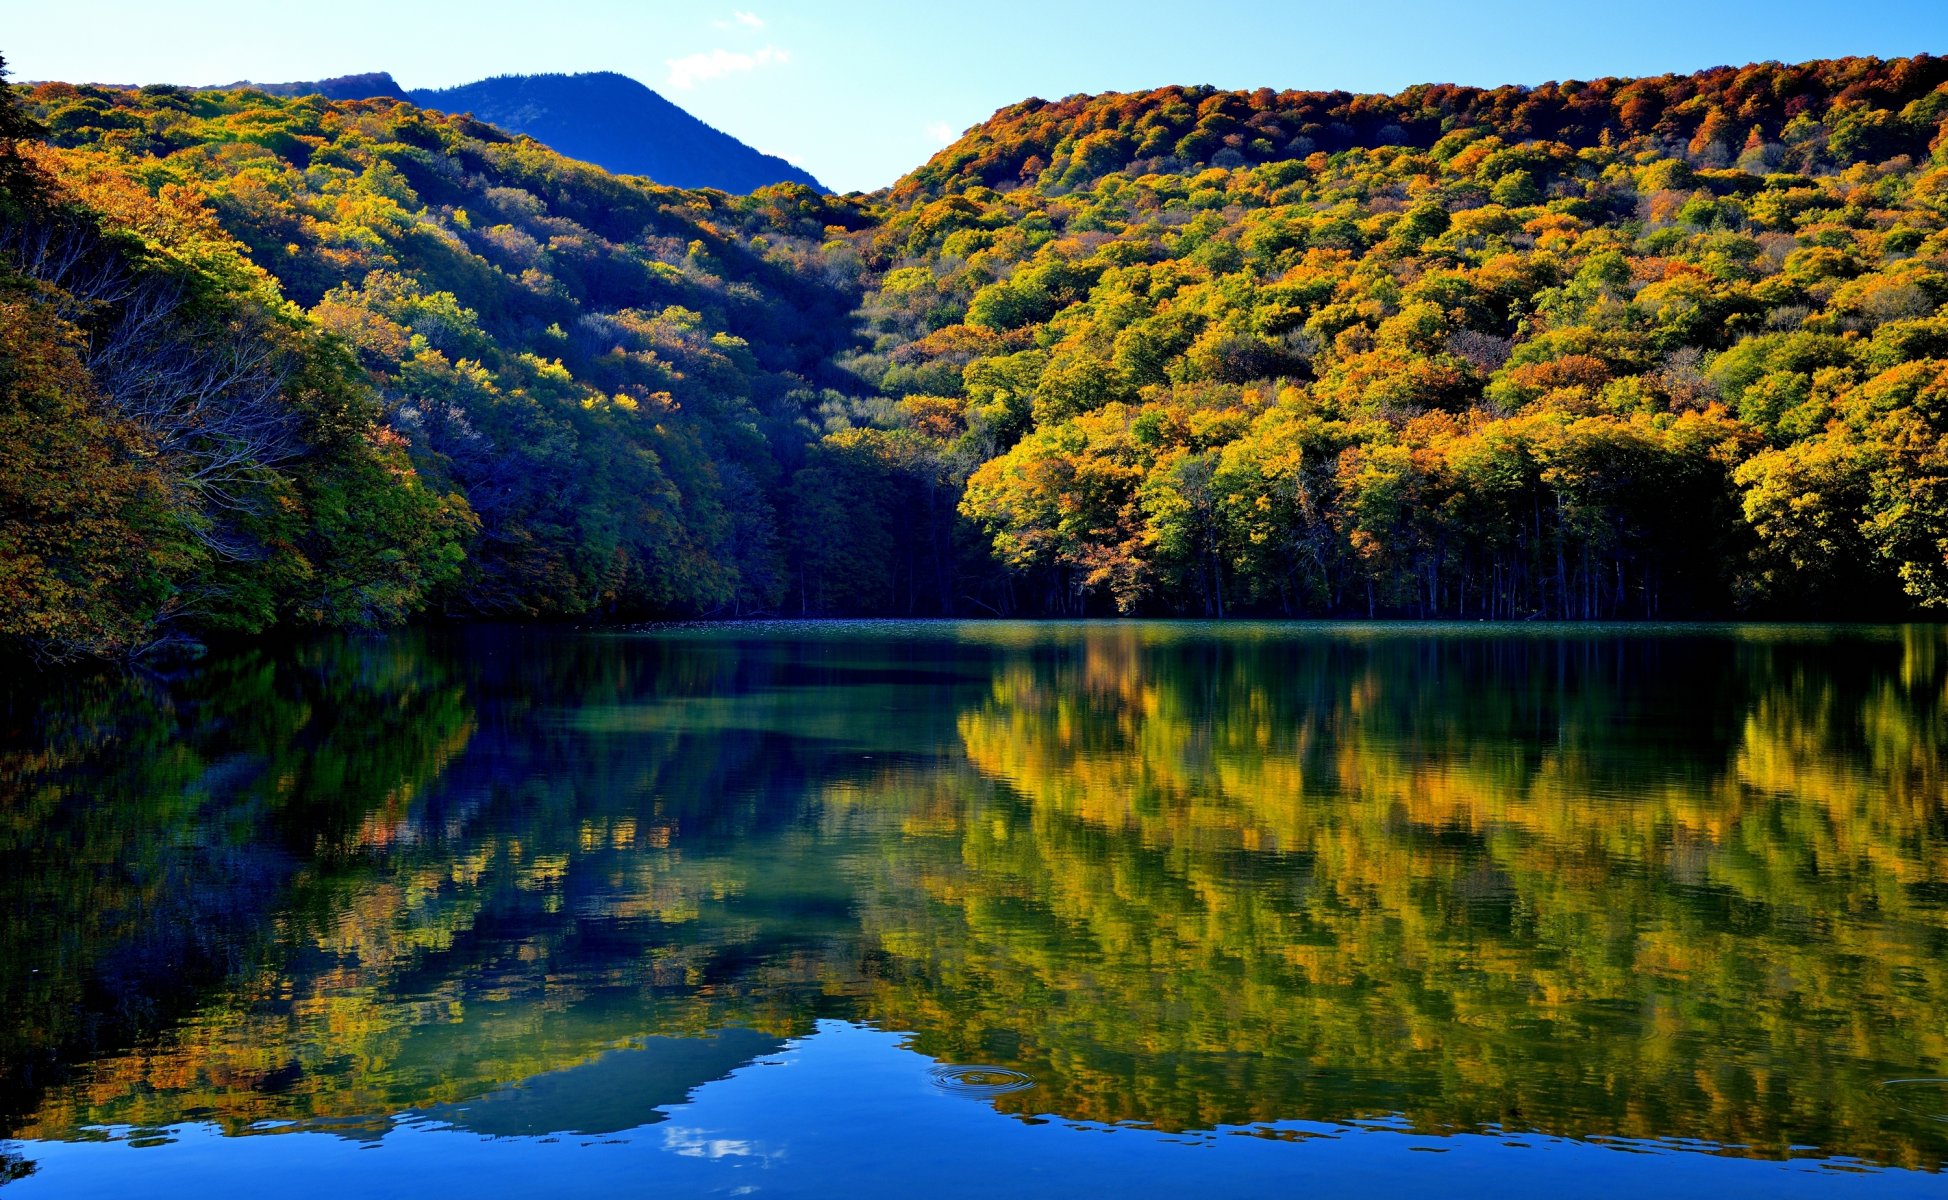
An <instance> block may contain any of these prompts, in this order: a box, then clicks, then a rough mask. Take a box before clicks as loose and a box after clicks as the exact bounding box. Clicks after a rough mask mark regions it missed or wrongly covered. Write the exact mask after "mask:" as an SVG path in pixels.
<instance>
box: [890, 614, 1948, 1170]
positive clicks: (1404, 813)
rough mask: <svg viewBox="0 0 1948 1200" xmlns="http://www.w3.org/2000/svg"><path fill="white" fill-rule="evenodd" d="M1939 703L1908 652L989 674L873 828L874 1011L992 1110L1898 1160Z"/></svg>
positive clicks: (1925, 940) (1082, 655) (1193, 663)
mask: <svg viewBox="0 0 1948 1200" xmlns="http://www.w3.org/2000/svg"><path fill="white" fill-rule="evenodd" d="M1849 660H1851V661H1853V662H1854V663H1855V664H1856V665H1853V666H1848V665H1845V664H1846V663H1847V662H1848V661H1849ZM1945 682H1948V675H1945V673H1944V671H1943V670H1942V664H1941V661H1940V658H1939V648H1938V641H1937V635H1936V634H1934V633H1933V632H1932V631H1928V632H1922V631H1910V632H1908V633H1907V634H1906V635H1905V640H1904V642H1894V643H1861V644H1850V645H1847V646H1846V647H1845V648H1844V649H1840V648H1822V647H1818V646H1813V647H1809V646H1806V645H1803V644H1797V643H1790V642H1780V643H1778V644H1770V643H1768V642H1766V641H1764V640H1734V639H1731V638H1718V639H1700V640H1688V641H1682V642H1671V641H1660V640H1645V641H1629V640H1624V641H1616V640H1601V641H1599V640H1595V639H1581V638H1577V639H1571V640H1566V641H1561V642H1556V641H1545V640H1539V639H1537V640H1520V639H1517V640H1512V641H1511V640H1509V639H1501V640H1469V639H1464V638H1434V639H1419V638H1407V637H1390V636H1380V637H1360V638H1344V639H1318V640H1314V641H1277V642H1270V641H1268V642H1263V643H1255V642H1251V641H1248V640H1227V641H1223V642H1219V643H1216V644H1213V643H1210V642H1203V641H1187V642H1185V643H1182V644H1177V645H1172V644H1169V643H1168V642H1165V643H1164V644H1161V645H1155V644H1153V645H1145V644H1143V643H1142V641H1141V640H1140V639H1139V637H1137V636H1135V635H1119V634H1104V635H1102V636H1100V637H1098V638H1094V639H1092V640H1091V641H1089V642H1088V643H1087V645H1086V647H1083V648H1080V649H1078V650H1077V651H1076V652H1074V653H1072V654H1063V655H1058V656H1056V657H1054V658H1052V659H1051V658H1049V657H1047V656H1046V655H1044V656H1042V657H1039V658H1031V657H1029V656H1027V655H1021V656H1014V657H1010V658H1007V659H1005V660H1004V661H1003V663H1002V664H1001V665H1000V666H999V667H998V668H997V671H996V675H995V683H994V689H993V694H992V696H991V697H990V698H989V699H987V700H986V701H985V702H983V703H981V704H980V705H978V706H976V707H974V708H971V709H970V710H968V711H966V712H964V713H963V714H962V716H961V720H960V727H961V732H962V735H963V738H964V741H965V745H966V748H967V754H968V757H969V759H970V760H971V763H972V765H973V767H974V769H975V770H976V771H977V772H978V773H979V778H973V777H969V778H964V779H960V780H952V781H940V780H932V781H928V783H927V784H926V785H925V786H919V787H915V788H912V789H911V790H910V794H908V795H905V796H904V797H903V799H904V800H905V801H906V802H907V803H909V804H911V805H912V806H913V808H914V809H915V810H916V811H918V812H922V813H925V814H928V815H927V818H926V819H925V820H924V821H923V822H920V823H918V824H916V825H914V826H910V827H909V828H910V829H913V830H914V831H915V832H916V833H920V834H923V835H924V836H923V837H922V838H921V840H920V842H919V844H918V846H916V847H915V848H916V849H923V848H924V847H925V846H926V845H927V844H928V843H929V842H930V843H931V844H932V847H933V849H932V850H930V851H926V850H924V849H923V852H921V853H917V854H915V853H908V854H906V855H903V856H901V857H900V858H899V859H896V860H892V861H890V862H889V863H888V865H887V866H886V868H885V871H886V875H885V877H884V879H883V881H882V886H883V887H884V888H885V889H886V890H885V891H884V892H883V893H882V894H883V895H884V897H885V900H884V902H882V903H878V904H874V905H872V906H870V907H869V908H868V918H867V927H868V930H869V932H870V933H871V934H872V935H873V936H875V937H876V938H878V939H880V940H881V941H883V942H884V944H885V945H886V946H887V947H888V948H889V949H890V950H893V951H894V952H895V953H896V954H898V955H900V956H902V957H904V958H907V959H910V960H912V961H913V962H914V963H915V964H916V967H915V971H914V973H913V974H912V975H911V977H910V978H908V979H907V980H906V982H904V983H903V984H901V985H899V986H898V987H894V988H891V989H889V990H888V992H887V994H885V995H883V996H882V997H880V1003H881V1004H882V1005H883V1006H884V1009H883V1010H882V1011H881V1012H879V1013H878V1015H879V1016H880V1018H881V1019H883V1020H887V1021H889V1022H890V1023H892V1024H912V1025H914V1026H915V1027H918V1028H920V1029H922V1030H924V1031H926V1032H925V1034H924V1035H923V1038H922V1045H923V1047H924V1048H926V1049H928V1050H929V1051H933V1052H939V1053H944V1054H946V1055H948V1056H949V1057H955V1056H977V1057H978V1056H980V1055H981V1054H983V1053H984V1052H985V1053H986V1054H988V1055H993V1054H996V1053H1006V1054H1009V1055H1011V1056H1013V1057H1012V1058H1011V1061H1015V1062H1016V1063H1017V1065H1021V1066H1023V1068H1024V1069H1026V1070H1029V1071H1030V1072H1031V1073H1033V1074H1036V1075H1037V1077H1038V1078H1041V1079H1043V1080H1044V1081H1045V1082H1044V1087H1043V1089H1042V1090H1041V1091H1040V1092H1039V1093H1037V1094H1034V1095H1032V1096H1023V1097H1020V1098H1010V1099H1009V1100H1006V1101H1003V1103H1006V1104H1010V1105H1019V1106H1025V1109H1036V1110H1047V1109H1050V1108H1054V1109H1055V1110H1057V1111H1061V1112H1064V1113H1065V1114H1069V1115H1081V1116H1089V1117H1096V1118H1101V1119H1106V1120H1121V1119H1149V1120H1154V1121H1156V1122H1157V1123H1159V1124H1164V1125H1172V1126H1177V1125H1191V1126H1195V1125H1206V1124H1210V1123H1213V1122H1219V1121H1239V1120H1247V1119H1271V1118H1277V1117H1293V1116H1300V1115H1304V1116H1312V1117H1320V1118H1330V1117H1339V1116H1346V1115H1352V1114H1355V1113H1362V1112H1364V1113H1381V1112H1390V1111H1395V1110H1399V1111H1404V1112H1406V1113H1407V1114H1408V1115H1409V1116H1410V1117H1411V1118H1412V1119H1413V1120H1414V1121H1415V1122H1416V1123H1418V1124H1421V1125H1424V1126H1431V1127H1441V1126H1449V1125H1455V1124H1474V1123H1479V1122H1497V1121H1499V1122H1504V1123H1507V1124H1511V1125H1516V1126H1535V1127H1538V1128H1542V1129H1547V1130H1551V1131H1558V1132H1567V1133H1576V1134H1628V1135H1636V1136H1655V1135H1658V1134H1667V1133H1671V1132H1673V1131H1676V1130H1681V1131H1683V1133H1684V1134H1685V1135H1686V1136H1696V1137H1702V1138H1707V1139H1711V1140H1714V1141H1719V1142H1725V1143H1735V1144H1743V1145H1751V1146H1754V1147H1758V1148H1759V1149H1760V1150H1761V1151H1762V1152H1768V1153H1783V1152H1784V1148H1785V1147H1786V1146H1787V1145H1788V1144H1791V1143H1794V1142H1801V1143H1812V1144H1818V1145H1821V1146H1823V1147H1826V1148H1829V1149H1833V1148H1841V1147H1844V1148H1849V1149H1851V1150H1852V1151H1853V1152H1857V1153H1863V1154H1867V1155H1869V1156H1872V1157H1884V1158H1894V1159H1898V1160H1902V1161H1919V1160H1920V1159H1919V1157H1918V1154H1917V1152H1916V1151H1914V1150H1913V1149H1912V1148H1911V1147H1910V1146H1909V1145H1908V1144H1907V1143H1906V1142H1904V1141H1903V1140H1902V1138H1901V1137H1900V1136H1898V1135H1893V1134H1889V1133H1888V1132H1886V1131H1885V1130H1884V1129H1883V1121H1884V1120H1885V1119H1886V1116H1887V1114H1886V1113H1885V1111H1884V1109H1883V1106H1882V1105H1881V1104H1880V1103H1879V1101H1878V1098H1877V1097H1876V1095H1875V1093H1874V1087H1873V1085H1874V1084H1875V1083H1876V1082H1877V1081H1878V1080H1880V1079H1884V1078H1887V1077H1890V1076H1892V1075H1896V1074H1903V1073H1906V1074H1913V1073H1935V1072H1938V1071H1939V1070H1940V1069H1941V1067H1942V1065H1943V1064H1944V1062H1948V1029H1944V1026H1943V1022H1942V1020H1941V1017H1940V1014H1941V1013H1942V1012H1943V1011H1948V967H1945V966H1944V963H1948V959H1945V958H1944V956H1943V953H1942V951H1943V948H1944V946H1948V917H1944V914H1943V912H1942V907H1941V897H1942V891H1941V889H1942V888H1943V886H1944V884H1948V853H1945V852H1944V849H1943V844H1944V834H1948V807H1945V806H1944V801H1943V791H1942V775H1941V765H1942V764H1941V758H1940V749H1939V748H1940V746H1941V745H1942V744H1943V739H1942V737H1941V731H1942V720H1943V715H1942V714H1943V711H1944V709H1943V689H1944V683H1945ZM1660 712H1661V713H1667V714H1668V716H1660ZM988 781H992V782H988ZM999 784H1005V785H1006V786H1005V787H1001V786H997V785H999ZM965 797H975V798H973V799H967V798H965ZM915 892H918V893H920V894H923V895H924V896H926V898H927V899H928V901H929V902H930V903H928V904H927V905H925V906H917V905H915V904H914V903H913V902H912V894H913V893H915ZM1023 1014H1034V1015H1033V1017H1032V1018H1024V1016H1023Z"/></svg>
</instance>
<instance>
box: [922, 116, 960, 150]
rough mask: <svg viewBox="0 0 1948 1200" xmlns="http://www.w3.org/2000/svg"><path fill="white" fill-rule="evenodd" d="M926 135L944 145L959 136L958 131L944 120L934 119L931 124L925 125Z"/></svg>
mask: <svg viewBox="0 0 1948 1200" xmlns="http://www.w3.org/2000/svg"><path fill="white" fill-rule="evenodd" d="M927 136H928V137H930V138H932V139H933V140H934V141H936V142H938V143H939V144H941V145H942V146H946V145H950V144H952V142H953V140H954V139H955V138H957V137H959V136H960V131H959V130H957V129H955V128H954V127H953V126H952V125H949V124H947V122H945V121H935V122H934V123H933V124H931V125H929V126H927Z"/></svg>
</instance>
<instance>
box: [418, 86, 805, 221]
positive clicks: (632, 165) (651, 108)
mask: <svg viewBox="0 0 1948 1200" xmlns="http://www.w3.org/2000/svg"><path fill="white" fill-rule="evenodd" d="M405 95H406V98H407V99H409V100H411V101H412V102H413V103H414V104H417V105H419V106H421V107H422V108H435V109H440V110H442V111H445V112H456V113H458V112H470V113H472V114H473V115H474V116H476V117H478V118H479V119H480V120H482V121H486V122H488V123H489V124H492V125H497V126H499V127H500V128H502V129H505V130H507V131H508V132H510V133H524V134H527V135H528V136H529V137H532V138H534V139H535V140H536V141H540V142H545V143H547V144H548V145H549V146H551V147H553V148H554V149H556V150H558V151H560V152H561V153H563V154H566V155H568V156H569V157H570V158H579V159H582V160H584V161H586V162H592V163H595V164H597V165H599V166H603V167H606V168H608V169H609V170H611V171H614V172H617V173H618V174H625V175H644V176H647V177H649V178H650V179H653V180H655V181H656V182H657V183H662V184H668V185H670V186H672V187H713V188H720V189H722V190H724V191H727V192H750V191H755V190H756V189H758V188H761V187H764V186H766V185H767V184H773V183H799V184H803V185H805V186H806V187H809V188H814V189H816V190H818V191H824V190H825V188H824V186H823V185H822V184H820V183H819V181H818V180H816V179H814V178H813V177H812V176H811V175H810V174H809V173H807V172H805V171H802V170H800V169H799V168H797V167H795V166H793V165H792V164H791V163H789V162H786V161H785V160H784V159H782V158H779V157H777V156H775V155H771V154H764V153H761V152H759V151H757V150H754V149H752V148H751V147H750V146H747V145H745V144H744V143H743V142H740V141H738V140H737V139H736V138H734V137H732V136H731V135H729V134H727V133H724V132H723V131H722V130H719V129H715V128H713V127H712V126H710V125H707V124H705V123H704V122H702V121H700V120H698V119H697V118H696V117H694V116H692V115H690V114H689V113H688V112H685V111H684V110H683V109H681V108H679V107H678V106H676V105H675V104H672V103H670V102H669V101H668V100H667V99H665V98H664V97H662V96H661V95H659V94H658V93H657V92H655V91H654V90H652V89H650V88H649V87H647V86H645V85H644V84H642V83H640V82H639V81H637V80H635V79H631V78H630V77H629V76H627V75H622V74H618V73H616V72H614V71H593V72H588V73H586V74H580V75H500V76H496V77H494V78H491V79H483V80H480V81H479V82H477V83H468V84H462V85H461V86H459V87H451V88H418V89H414V90H413V91H410V92H407V93H406V94H405Z"/></svg>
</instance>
